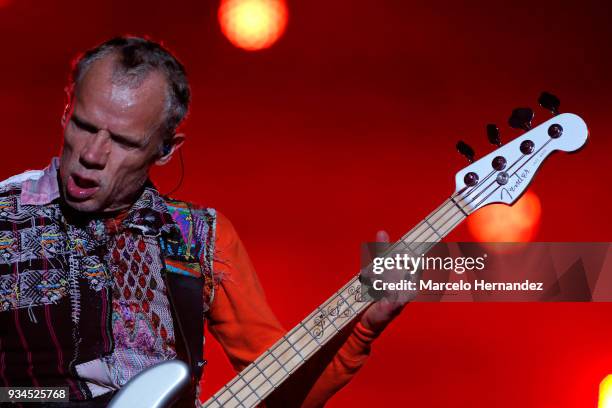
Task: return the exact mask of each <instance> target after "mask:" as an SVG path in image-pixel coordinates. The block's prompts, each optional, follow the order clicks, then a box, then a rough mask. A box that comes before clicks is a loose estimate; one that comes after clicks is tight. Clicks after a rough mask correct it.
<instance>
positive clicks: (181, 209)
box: [162, 197, 219, 219]
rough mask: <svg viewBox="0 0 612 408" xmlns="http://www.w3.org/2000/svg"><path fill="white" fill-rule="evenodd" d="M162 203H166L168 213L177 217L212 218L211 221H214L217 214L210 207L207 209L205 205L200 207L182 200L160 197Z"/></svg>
mask: <svg viewBox="0 0 612 408" xmlns="http://www.w3.org/2000/svg"><path fill="white" fill-rule="evenodd" d="M162 198H163V200H164V202H165V203H166V207H168V210H169V211H170V213H171V214H172V215H173V216H174V215H175V214H179V215H184V216H186V215H188V214H190V215H195V216H199V217H204V218H212V219H216V218H217V217H218V216H219V214H218V213H217V210H215V209H214V208H212V207H208V206H206V205H202V204H198V203H194V202H190V201H184V200H177V199H175V198H170V197H162Z"/></svg>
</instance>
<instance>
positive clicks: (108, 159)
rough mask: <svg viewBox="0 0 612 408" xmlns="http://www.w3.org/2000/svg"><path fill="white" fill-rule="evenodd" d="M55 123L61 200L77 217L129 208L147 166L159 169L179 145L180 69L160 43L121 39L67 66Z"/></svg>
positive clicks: (185, 91) (186, 95) (183, 103)
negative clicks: (60, 139) (59, 135)
mask: <svg viewBox="0 0 612 408" xmlns="http://www.w3.org/2000/svg"><path fill="white" fill-rule="evenodd" d="M67 93H68V97H69V102H68V105H67V107H66V111H65V112H64V116H63V118H62V125H63V127H64V146H63V149H62V154H61V159H60V180H61V184H62V185H61V189H62V193H63V197H64V199H65V201H66V203H67V204H68V205H69V206H71V207H72V208H74V209H76V210H78V211H83V212H112V211H117V210H121V209H125V208H127V207H129V206H130V205H131V204H133V202H134V200H135V199H136V198H137V195H138V194H139V193H140V192H141V191H142V187H143V185H144V183H145V182H146V180H147V178H148V172H149V168H150V166H151V165H153V164H158V165H162V164H165V163H166V162H167V161H168V160H170V157H171V156H172V154H173V153H174V152H175V151H176V149H177V148H179V147H180V146H181V144H182V143H183V141H184V135H183V134H181V133H176V128H177V127H178V126H179V124H180V123H181V121H182V120H183V119H184V117H185V115H186V114H187V110H188V107H189V99H190V91H189V84H188V82H187V78H186V75H185V71H184V69H183V66H182V65H181V64H180V63H179V62H178V61H177V60H176V59H175V58H174V57H173V56H172V54H170V53H169V52H168V51H167V50H165V49H164V48H163V47H162V46H160V45H159V44H156V43H154V42H152V41H149V40H145V39H142V38H136V37H120V38H115V39H112V40H110V41H107V42H105V43H103V44H101V45H99V46H98V47H96V48H94V49H92V50H89V51H87V52H86V53H84V54H83V55H82V56H80V57H79V58H78V59H77V60H76V61H75V63H74V66H73V70H72V74H71V79H70V84H69V85H68V87H67Z"/></svg>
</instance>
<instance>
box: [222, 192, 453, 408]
mask: <svg viewBox="0 0 612 408" xmlns="http://www.w3.org/2000/svg"><path fill="white" fill-rule="evenodd" d="M448 204H450V202H449V201H446V202H445V203H443V204H442V205H441V206H440V207H439V208H438V209H437V210H435V211H434V212H433V213H432V214H435V213H436V212H439V211H440V210H441V209H442V208H443V207H444V206H447V205H448ZM448 207H450V208H451V209H452V208H455V207H454V206H453V205H450V206H448ZM446 212H448V209H447V211H445V213H446ZM460 213H461V211H457V212H456V213H455V214H456V215H458V214H460ZM462 220H463V217H462V218H460V219H459V220H457V221H456V222H454V223H453V225H451V226H450V227H449V228H447V230H446V231H445V232H444V235H446V234H447V233H448V232H450V231H451V230H452V229H453V228H454V227H455V226H456V225H457V224H459V222H461V221H462ZM447 222H448V221H445V222H444V223H443V224H442V225H445V224H446V223H447ZM422 225H424V222H421V223H420V224H419V225H418V226H417V227H415V228H413V231H414V230H416V229H418V228H419V227H420V226H422ZM409 234H410V233H409ZM409 234H407V235H409ZM422 234H423V233H422V232H421V233H420V235H422ZM434 235H435V234H431V235H430V237H432V236H434ZM428 239H429V238H428ZM400 242H401V241H400ZM404 245H405V244H404ZM408 248H409V246H408ZM357 280H358V277H354V278H353V279H351V281H349V282H348V283H347V284H346V285H345V286H344V287H343V288H342V289H341V290H339V291H338V292H340V294H342V293H343V292H344V291H345V290H346V288H347V287H348V288H350V287H351V286H352V285H353V284H354V283H356V282H357ZM340 296H341V297H342V298H344V297H343V296H342V295H340ZM348 298H349V299H351V298H354V296H352V295H349V296H348ZM335 301H337V296H332V297H331V298H329V299H328V300H327V301H326V302H324V303H323V305H321V306H319V307H318V309H319V310H322V309H326V308H328V307H329V306H330V304H331V303H334V302H335ZM338 303H340V301H338ZM342 303H347V304H348V308H350V309H351V310H353V312H354V315H351V316H355V315H358V314H359V313H361V311H362V310H357V311H354V309H353V306H355V305H357V304H359V305H360V307H359V308H358V309H364V308H365V307H366V306H367V305H368V304H369V303H371V302H361V301H356V302H353V303H349V302H348V301H347V300H346V299H342ZM311 315H312V316H311V317H310V318H307V319H308V321H307V322H306V324H307V323H310V322H311V321H312V320H313V319H316V318H317V317H319V315H320V312H317V313H311ZM327 316H329V315H327ZM339 317H340V314H338V317H335V318H334V320H332V319H330V318H329V317H328V319H327V320H329V322H330V324H331V325H333V326H334V327H336V328H337V326H336V325H335V324H334V322H335V321H337V320H338V318H339ZM350 321H352V318H351V319H349V320H348V321H345V322H344V323H341V326H340V328H339V329H338V330H341V329H342V328H343V327H344V326H345V325H346V324H348V323H349V322H350ZM302 328H303V329H304V330H305V333H302V335H301V336H300V337H299V338H297V339H295V340H292V341H290V340H289V337H291V336H292V335H294V334H296V333H297V332H298V330H300V329H302ZM308 335H310V336H311V339H310V340H309V341H308V342H307V343H305V344H304V345H302V346H300V349H301V350H302V351H303V350H304V349H305V348H306V347H307V346H309V345H310V344H311V343H313V342H317V343H319V345H320V346H323V345H325V344H326V342H327V341H329V340H330V339H331V337H333V336H330V337H328V338H326V339H323V342H322V343H321V342H320V340H319V339H318V338H316V337H314V335H313V334H312V333H311V332H310V331H309V330H308V329H306V327H305V326H304V322H300V324H299V325H298V326H296V327H295V328H294V329H293V330H291V331H290V332H289V333H287V334H286V335H285V336H283V337H282V338H281V339H280V340H279V341H278V342H277V344H275V345H273V346H272V347H271V348H270V349H269V350H268V352H267V353H265V354H264V355H262V356H260V358H258V359H257V360H256V361H254V362H253V363H252V366H250V367H248V368H247V369H245V370H243V372H241V373H239V374H238V375H237V376H236V377H235V378H234V379H233V380H232V381H230V383H228V384H226V385H225V386H224V388H223V389H221V390H220V391H218V392H217V393H216V394H215V395H213V396H212V397H211V399H214V400H217V401H216V402H217V403H218V399H220V398H222V397H223V395H224V394H226V393H229V394H231V396H230V397H229V398H228V400H229V401H231V400H232V399H236V400H237V401H238V402H239V403H240V405H243V404H242V401H240V400H241V399H242V400H243V401H244V400H246V399H248V398H250V397H251V396H252V395H254V396H255V397H256V398H257V400H258V401H261V400H262V399H263V398H265V397H266V396H267V395H268V394H269V393H270V392H272V390H273V389H275V388H276V386H272V388H271V389H269V390H268V391H267V392H266V393H264V394H263V395H261V396H260V395H259V393H257V392H256V390H253V389H252V387H250V386H249V382H248V381H246V380H245V378H244V377H246V376H248V375H249V374H251V371H254V370H257V371H258V372H256V373H255V375H254V376H253V378H252V379H251V381H253V380H254V379H256V378H258V377H260V376H262V377H263V378H264V380H263V381H262V384H265V383H266V381H268V382H270V384H271V381H270V379H269V378H268V377H269V376H274V375H276V374H277V373H278V372H279V371H280V370H281V369H283V370H285V371H287V370H286V368H284V367H283V366H282V364H281V363H280V362H279V361H278V358H286V359H287V360H291V359H293V358H295V357H298V356H299V358H300V359H301V360H303V361H304V362H305V361H306V360H307V359H308V358H310V357H311V355H312V354H313V353H314V352H316V351H318V350H317V348H316V347H315V349H314V350H312V351H311V352H309V353H307V355H306V357H304V356H302V355H301V353H299V350H297V349H296V348H295V347H294V346H295V345H297V343H299V342H300V341H301V340H302V339H304V337H305V336H308ZM284 343H288V344H289V345H290V346H289V347H287V349H286V350H284V351H283V352H282V353H280V354H279V355H278V356H276V355H274V354H273V352H274V351H275V350H276V349H277V348H278V347H279V346H281V345H283V344H284ZM292 343H294V344H292ZM290 350H293V351H295V353H293V354H292V355H291V356H289V357H284V355H285V354H286V353H287V352H288V351H290ZM268 354H271V355H272V357H273V359H274V361H271V362H270V363H269V364H268V365H266V366H265V367H263V368H259V367H257V365H258V364H260V363H261V362H262V361H263V360H264V359H265V358H267V357H268ZM274 362H278V363H279V368H278V369H276V370H274V371H273V372H272V373H267V375H266V373H265V370H267V369H268V368H269V367H270V366H271V365H272V364H274ZM300 365H301V364H300ZM290 374H291V373H287V374H285V375H283V376H282V377H281V380H280V381H279V383H282V381H284V380H285V379H286V378H287V377H288V376H289V375H290ZM239 380H242V381H243V382H244V384H242V385H241V386H240V388H238V389H237V390H233V391H232V390H230V388H232V387H233V386H234V384H236V383H237V382H238V381H239ZM246 387H249V388H251V391H250V392H249V393H248V394H246V395H245V396H242V397H238V394H240V393H241V392H242V391H243V390H244V389H245V388H246ZM256 388H259V387H256Z"/></svg>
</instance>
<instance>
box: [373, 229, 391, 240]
mask: <svg viewBox="0 0 612 408" xmlns="http://www.w3.org/2000/svg"><path fill="white" fill-rule="evenodd" d="M376 242H389V234H388V233H387V231H385V230H380V231H378V232H376Z"/></svg>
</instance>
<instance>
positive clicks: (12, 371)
mask: <svg viewBox="0 0 612 408" xmlns="http://www.w3.org/2000/svg"><path fill="white" fill-rule="evenodd" d="M215 220H216V217H215V212H214V210H211V209H205V208H199V209H194V208H191V207H190V205H189V204H187V203H184V202H179V201H172V200H164V199H163V198H161V197H160V196H159V194H158V193H157V191H156V190H155V189H154V188H151V187H147V188H146V189H145V190H144V192H143V194H142V195H141V197H140V198H139V200H138V201H137V202H136V203H135V205H134V206H133V207H132V208H131V209H130V210H129V212H128V214H127V216H126V217H125V219H124V220H123V221H121V222H120V223H118V222H117V220H115V219H113V220H89V221H88V222H87V223H85V224H81V225H79V224H74V223H72V222H71V223H68V222H67V221H66V219H65V217H64V214H63V213H62V208H61V207H60V204H59V201H58V200H54V201H53V202H51V203H49V204H47V205H22V204H21V202H20V185H19V184H15V185H9V186H8V187H6V186H5V187H3V188H2V189H0V385H2V386H68V387H69V391H70V399H71V400H83V399H90V398H92V397H93V396H95V395H99V394H101V393H103V392H104V390H101V389H100V387H99V386H98V388H96V387H97V386H96V385H95V381H94V382H92V381H91V376H88V375H89V373H91V372H94V371H95V367H99V366H100V364H95V363H100V362H106V363H109V362H110V363H113V358H116V359H118V360H116V361H114V362H115V363H117V364H118V366H119V367H121V368H122V369H123V368H124V367H126V366H130V364H133V366H131V367H132V368H134V369H135V372H136V371H138V369H139V368H146V367H138V364H140V363H141V362H142V361H143V360H142V359H141V360H139V358H141V357H142V353H136V354H133V355H132V356H130V355H129V354H126V353H124V354H121V350H122V346H123V349H124V350H128V349H130V347H126V344H115V343H116V341H115V339H116V338H119V339H123V340H122V341H121V342H123V343H129V342H132V341H133V342H134V344H139V345H140V346H141V347H142V349H141V350H145V351H151V352H152V356H147V357H151V358H150V359H146V360H145V361H146V362H147V364H149V363H154V362H157V361H161V360H164V359H168V358H173V357H174V356H176V352H177V351H178V354H179V356H181V350H180V347H179V348H178V350H176V348H175V347H174V342H173V332H174V320H175V319H174V318H173V317H175V316H172V317H171V316H170V315H168V316H164V313H165V312H164V309H166V311H167V309H168V307H167V306H164V305H167V304H169V302H168V299H167V290H166V288H165V286H166V285H167V284H168V282H172V281H173V279H172V278H170V279H168V277H169V276H170V277H171V276H193V277H195V279H196V280H197V281H200V282H202V283H203V287H204V290H203V293H202V296H203V301H202V302H200V304H201V305H202V308H201V309H199V310H193V311H192V315H191V316H190V317H191V318H198V319H200V320H202V321H203V318H204V313H205V312H206V310H207V309H208V305H209V304H210V302H211V301H212V297H213V294H214V285H213V273H212V259H213V254H214V242H215V241H214V240H215V236H214V234H215ZM152 265H159V268H158V269H159V270H154V267H153V266H152ZM156 277H157V279H156ZM160 277H161V279H160ZM202 277H203V279H202ZM156 308H157V309H156ZM170 309H172V308H170ZM170 312H171V313H172V312H174V311H173V310H170ZM166 314H167V313H166ZM139 324H140V325H141V326H138V327H145V328H149V329H150V331H149V333H152V334H153V335H151V336H150V338H151V339H153V340H150V339H147V338H146V335H143V334H142V333H143V332H144V331H143V330H140V331H139V330H133V331H130V330H131V329H133V328H134V327H137V325H139ZM122 329H126V330H127V332H126V333H118V332H117V331H118V330H122ZM138 336H140V337H138ZM199 338H200V339H203V337H202V336H200V337H199ZM125 339H127V340H125ZM124 340H125V341H124ZM129 345H130V346H131V344H129ZM187 347H188V346H187ZM136 351H139V350H136ZM134 356H136V357H134ZM121 357H126V360H127V361H120V358H121ZM200 358H201V357H200ZM122 364H123V365H122ZM126 364H127V365H126ZM92 368H94V369H92ZM119 371H121V370H119ZM111 377H112V375H111ZM128 379H129V378H128V377H126V378H112V382H113V383H115V385H117V383H118V385H122V384H121V383H123V382H125V381H127V380H128Z"/></svg>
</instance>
